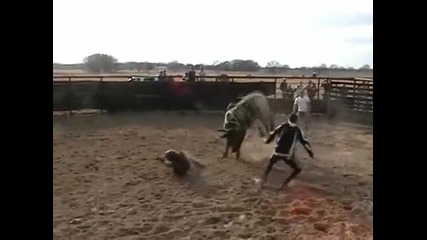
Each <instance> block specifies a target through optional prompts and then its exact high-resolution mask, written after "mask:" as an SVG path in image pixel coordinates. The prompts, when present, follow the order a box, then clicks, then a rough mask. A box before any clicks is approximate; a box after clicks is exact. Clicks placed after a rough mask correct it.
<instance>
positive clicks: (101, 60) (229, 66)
mask: <svg viewBox="0 0 427 240" xmlns="http://www.w3.org/2000/svg"><path fill="white" fill-rule="evenodd" d="M202 66H203V67H204V69H205V70H216V71H241V72H257V71H259V70H261V69H266V70H267V71H269V72H271V73H275V72H278V71H283V70H286V69H312V70H313V71H319V70H326V69H340V70H356V69H355V68H352V67H342V66H338V65H336V64H332V65H330V66H327V65H326V64H320V65H319V66H312V67H300V68H290V67H289V65H286V64H281V63H279V62H278V61H270V62H268V63H267V64H266V65H265V66H264V67H262V66H260V64H258V63H257V62H256V61H253V60H241V59H235V60H232V61H224V62H219V61H217V62H214V63H213V64H210V65H206V64H196V65H193V64H184V63H180V62H178V61H172V62H169V63H152V62H124V63H120V62H118V60H117V59H116V58H115V57H114V56H111V55H108V54H100V53H97V54H92V55H90V56H87V57H85V58H84V59H83V63H78V64H59V63H54V64H53V69H58V70H85V71H87V72H89V73H114V72H117V71H121V70H129V71H138V72H148V71H151V70H154V69H156V68H157V67H165V68H167V69H168V70H169V71H178V70H188V69H190V68H192V67H194V68H196V69H199V68H200V67H202ZM358 69H359V70H370V69H371V67H370V66H369V65H368V64H365V65H363V66H361V67H360V68H358Z"/></svg>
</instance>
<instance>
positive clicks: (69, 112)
mask: <svg viewBox="0 0 427 240" xmlns="http://www.w3.org/2000/svg"><path fill="white" fill-rule="evenodd" d="M67 94H71V77H68V84H67ZM68 115H70V116H71V115H73V110H72V109H71V108H70V109H68Z"/></svg>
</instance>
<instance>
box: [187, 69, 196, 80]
mask: <svg viewBox="0 0 427 240" xmlns="http://www.w3.org/2000/svg"><path fill="white" fill-rule="evenodd" d="M188 81H189V82H195V81H196V72H195V71H194V68H191V70H190V71H189V72H188Z"/></svg>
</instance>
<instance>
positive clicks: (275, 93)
mask: <svg viewBox="0 0 427 240" xmlns="http://www.w3.org/2000/svg"><path fill="white" fill-rule="evenodd" d="M276 95H277V78H274V99H276V98H277V96H276Z"/></svg>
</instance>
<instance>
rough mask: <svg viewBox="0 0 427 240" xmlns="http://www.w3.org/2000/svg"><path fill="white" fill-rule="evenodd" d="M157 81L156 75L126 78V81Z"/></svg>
mask: <svg viewBox="0 0 427 240" xmlns="http://www.w3.org/2000/svg"><path fill="white" fill-rule="evenodd" d="M157 81H159V78H158V77H155V76H152V77H151V76H150V77H130V78H128V82H157Z"/></svg>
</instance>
